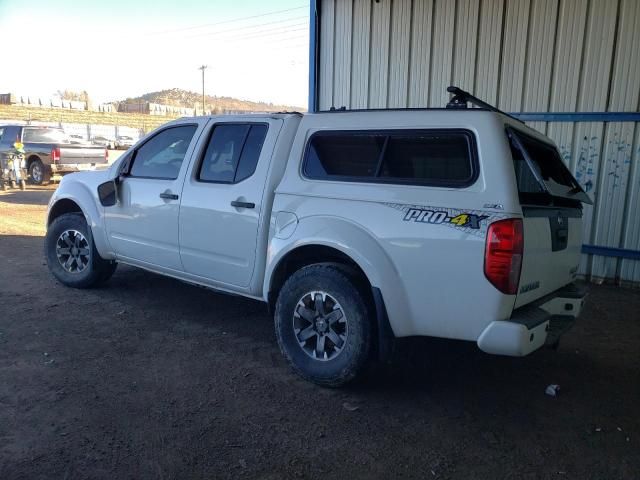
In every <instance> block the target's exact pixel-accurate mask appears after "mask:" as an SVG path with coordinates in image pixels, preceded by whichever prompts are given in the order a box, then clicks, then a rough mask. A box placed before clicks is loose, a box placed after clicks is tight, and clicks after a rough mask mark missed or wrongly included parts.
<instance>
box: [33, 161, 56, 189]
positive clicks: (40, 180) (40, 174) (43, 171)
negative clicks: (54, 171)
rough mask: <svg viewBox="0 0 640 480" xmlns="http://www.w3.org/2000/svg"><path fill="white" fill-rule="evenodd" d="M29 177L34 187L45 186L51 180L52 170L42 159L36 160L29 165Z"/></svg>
mask: <svg viewBox="0 0 640 480" xmlns="http://www.w3.org/2000/svg"><path fill="white" fill-rule="evenodd" d="M29 176H30V177H31V183H33V184H34V185H45V184H47V183H49V180H50V179H51V170H49V168H48V167H45V166H44V164H43V163H42V161H41V160H40V159H36V160H33V161H32V162H31V163H30V164H29Z"/></svg>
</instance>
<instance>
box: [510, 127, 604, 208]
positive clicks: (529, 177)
mask: <svg viewBox="0 0 640 480" xmlns="http://www.w3.org/2000/svg"><path fill="white" fill-rule="evenodd" d="M507 133H508V135H509V140H510V145H511V155H512V157H513V166H514V169H515V173H516V181H517V183H518V193H519V194H520V201H521V203H524V204H543V205H547V204H553V203H562V200H564V201H569V202H573V203H578V202H584V203H589V204H591V203H592V201H591V199H590V198H589V196H588V195H587V194H586V193H585V192H584V190H583V189H582V187H581V186H580V184H579V183H578V181H577V180H576V179H575V178H574V177H573V175H572V174H571V172H570V171H569V169H568V168H567V167H566V166H565V164H564V163H563V161H562V158H561V157H560V154H559V153H558V150H557V149H556V147H555V146H554V145H552V144H550V143H546V142H543V141H541V140H538V139H536V138H534V137H532V136H530V135H527V134H525V133H523V132H520V131H516V130H514V129H511V128H508V129H507ZM554 199H555V202H554ZM558 200H560V202H558Z"/></svg>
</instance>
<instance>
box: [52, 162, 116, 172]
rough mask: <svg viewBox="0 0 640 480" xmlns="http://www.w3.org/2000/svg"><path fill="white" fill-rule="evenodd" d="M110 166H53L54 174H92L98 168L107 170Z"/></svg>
mask: <svg viewBox="0 0 640 480" xmlns="http://www.w3.org/2000/svg"><path fill="white" fill-rule="evenodd" d="M108 166H109V165H108V164H107V163H105V162H102V163H98V162H96V163H54V164H51V173H52V174H54V175H55V174H62V173H73V172H90V171H91V170H95V169H96V168H98V169H99V168H105V167H108Z"/></svg>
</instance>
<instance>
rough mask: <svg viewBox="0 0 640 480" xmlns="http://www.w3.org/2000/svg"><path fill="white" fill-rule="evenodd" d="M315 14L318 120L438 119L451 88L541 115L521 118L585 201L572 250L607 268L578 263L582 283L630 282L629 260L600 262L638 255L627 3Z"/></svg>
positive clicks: (503, 0)
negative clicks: (344, 111) (579, 239)
mask: <svg viewBox="0 0 640 480" xmlns="http://www.w3.org/2000/svg"><path fill="white" fill-rule="evenodd" d="M312 8H313V6H312ZM316 8H317V12H318V15H319V24H318V37H319V40H318V41H319V45H318V46H319V55H318V63H317V72H315V75H316V79H317V80H316V82H317V86H316V90H315V92H311V94H312V95H316V94H317V97H315V98H314V99H313V101H314V102H315V103H316V107H317V109H318V110H327V109H329V108H330V107H332V106H334V107H337V108H339V107H341V106H345V107H347V108H348V109H352V108H393V107H441V106H444V105H445V104H446V102H447V101H448V99H449V95H448V94H447V93H446V87H447V86H448V85H451V84H455V85H458V86H460V87H461V88H463V89H465V90H468V91H471V92H474V93H475V94H476V95H477V96H479V97H480V98H482V99H484V100H486V101H488V102H489V103H492V104H494V105H496V106H498V107H499V108H500V109H502V110H505V111H509V112H538V113H543V115H529V116H527V117H523V118H529V119H532V120H537V121H531V122H528V123H529V125H531V126H533V127H534V128H536V129H538V130H540V131H541V132H543V133H546V134H547V135H549V136H550V137H551V138H552V139H554V140H555V142H556V143H557V144H558V146H559V148H560V151H561V153H562V156H563V158H564V160H565V162H566V163H567V164H568V165H569V167H570V168H571V170H572V171H573V172H574V173H575V175H576V178H577V179H578V180H579V181H580V182H581V184H582V185H583V186H584V187H585V190H587V191H588V193H589V194H590V195H591V196H592V197H593V198H594V200H595V205H594V206H593V207H587V208H585V216H584V219H585V222H584V223H585V232H584V242H585V244H588V245H593V246H597V247H605V248H604V249H591V250H589V251H598V252H599V253H603V252H604V253H606V254H607V256H603V255H584V259H583V262H582V265H581V271H582V273H583V274H587V275H590V276H591V277H592V278H595V279H601V278H616V279H621V280H625V281H632V282H640V261H639V260H635V259H630V258H622V257H615V256H610V255H623V256H625V255H626V256H627V257H628V256H629V255H628V251H631V252H632V254H633V252H638V251H640V214H639V213H638V212H639V211H640V168H639V167H638V163H639V161H640V123H639V122H638V120H639V118H640V117H639V116H638V115H637V112H638V110H639V109H640V105H639V101H640V98H639V97H640V1H639V0H317V5H316ZM549 112H636V114H635V115H626V116H622V115H618V114H609V115H598V114H593V113H590V114H587V115H582V116H576V115H555V116H554V115H549V114H548V113H549ZM545 113H547V114H546V115H544V114H545ZM577 120H580V121H577ZM616 249H624V250H625V251H624V252H621V251H619V250H616Z"/></svg>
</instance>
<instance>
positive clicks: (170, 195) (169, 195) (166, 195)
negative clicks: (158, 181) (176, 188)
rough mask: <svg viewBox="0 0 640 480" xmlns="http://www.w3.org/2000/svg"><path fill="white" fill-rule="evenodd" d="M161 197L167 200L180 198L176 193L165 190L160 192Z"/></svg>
mask: <svg viewBox="0 0 640 480" xmlns="http://www.w3.org/2000/svg"><path fill="white" fill-rule="evenodd" d="M160 198H163V199H165V200H178V198H179V197H178V195H176V194H175V193H168V192H163V193H161V194H160Z"/></svg>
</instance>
